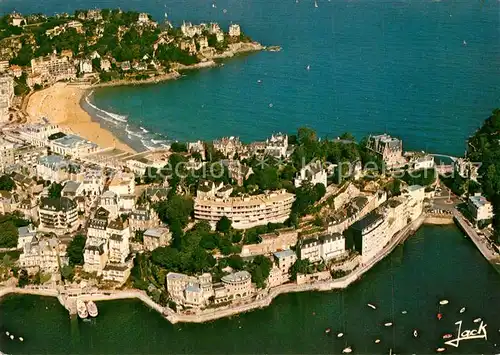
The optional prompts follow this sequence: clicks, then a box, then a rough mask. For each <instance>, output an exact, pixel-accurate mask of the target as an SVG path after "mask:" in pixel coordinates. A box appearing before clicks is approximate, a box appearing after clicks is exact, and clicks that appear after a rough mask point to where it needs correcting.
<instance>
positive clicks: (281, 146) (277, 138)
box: [265, 133, 288, 158]
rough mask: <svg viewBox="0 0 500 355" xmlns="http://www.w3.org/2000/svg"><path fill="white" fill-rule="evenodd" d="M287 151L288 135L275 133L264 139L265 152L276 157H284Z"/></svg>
mask: <svg viewBox="0 0 500 355" xmlns="http://www.w3.org/2000/svg"><path fill="white" fill-rule="evenodd" d="M287 151H288V135H286V134H283V133H277V134H273V135H271V138H268V139H266V149H265V152H266V154H268V155H270V156H273V157H276V158H285V157H286V156H287Z"/></svg>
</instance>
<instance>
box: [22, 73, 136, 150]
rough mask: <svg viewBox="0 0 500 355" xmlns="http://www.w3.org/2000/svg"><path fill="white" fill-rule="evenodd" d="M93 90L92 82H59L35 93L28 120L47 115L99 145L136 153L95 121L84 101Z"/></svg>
mask: <svg viewBox="0 0 500 355" xmlns="http://www.w3.org/2000/svg"><path fill="white" fill-rule="evenodd" d="M91 89H92V86H90V85H76V84H67V83H56V84H54V85H52V86H50V87H48V88H46V89H43V90H40V91H36V92H34V93H33V94H32V95H31V96H30V98H29V100H28V103H27V107H26V111H27V113H28V118H27V123H40V122H41V119H42V117H45V118H47V119H48V121H49V122H50V123H52V124H56V125H59V126H60V127H61V128H63V129H64V130H65V131H67V132H68V133H73V134H76V135H78V136H80V137H82V138H85V139H87V140H89V141H91V142H93V143H95V144H97V145H99V147H100V148H109V147H114V148H116V149H120V150H123V151H126V152H130V153H135V152H136V150H135V149H133V148H132V147H131V146H130V145H128V144H126V143H124V142H123V140H121V139H119V138H118V137H117V136H116V135H115V134H114V133H113V132H111V131H110V130H109V129H107V128H105V127H103V126H102V125H101V123H100V122H99V121H96V120H94V119H93V117H92V116H91V115H90V114H89V113H88V112H87V111H86V110H85V109H84V108H83V107H82V105H81V101H82V100H84V99H85V97H86V95H87V94H88V92H89V90H91Z"/></svg>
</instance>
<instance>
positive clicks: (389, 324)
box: [384, 322, 392, 327]
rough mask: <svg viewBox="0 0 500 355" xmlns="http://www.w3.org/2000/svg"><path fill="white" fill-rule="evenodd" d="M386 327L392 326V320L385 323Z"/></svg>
mask: <svg viewBox="0 0 500 355" xmlns="http://www.w3.org/2000/svg"><path fill="white" fill-rule="evenodd" d="M384 325H385V326H386V327H390V326H391V325H392V322H387V323H385V324H384Z"/></svg>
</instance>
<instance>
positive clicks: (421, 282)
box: [0, 0, 500, 354]
mask: <svg viewBox="0 0 500 355" xmlns="http://www.w3.org/2000/svg"><path fill="white" fill-rule="evenodd" d="M317 4H318V6H317V7H315V6H314V1H313V0H298V2H297V1H296V0H280V1H278V0H203V1H202V0H174V1H169V0H141V1H138V0H126V1H125V0H74V1H71V2H67V1H61V0H43V1H35V0H0V13H7V12H11V11H14V10H15V11H19V12H22V13H30V12H31V13H36V12H42V13H47V14H53V13H56V12H72V11H74V10H75V9H80V8H94V7H97V8H115V7H120V8H122V9H129V10H138V11H145V12H149V13H151V14H153V16H154V17H155V19H156V20H158V21H162V20H163V19H164V18H165V14H166V15H167V18H168V19H169V20H170V21H172V22H173V23H175V24H177V25H179V24H181V23H182V21H183V20H185V21H191V22H193V23H198V22H210V21H217V22H219V23H221V25H222V26H223V27H225V28H227V26H229V24H231V23H239V24H240V25H241V26H242V29H243V31H244V32H245V33H247V34H248V35H250V36H251V37H252V38H254V39H255V40H257V41H259V42H261V43H262V44H264V45H279V46H281V47H282V48H283V49H282V51H281V52H259V53H253V54H249V55H244V56H239V57H237V58H232V59H228V60H226V61H224V65H223V66H220V67H217V68H210V69H204V70H199V71H193V72H188V73H185V76H183V77H182V78H181V79H179V80H176V81H170V82H165V83H161V84H154V85H144V86H131V87H111V88H102V89H96V90H95V91H93V92H91V93H89V95H88V97H86V98H85V99H84V100H82V107H84V109H86V110H88V111H89V112H90V113H91V115H92V116H93V117H94V119H96V120H97V121H99V122H100V123H101V124H102V125H103V126H104V127H107V128H108V129H111V130H112V131H113V132H114V133H115V134H116V135H118V136H119V137H120V138H122V139H123V140H125V141H127V142H128V143H130V144H133V145H135V146H138V148H140V149H149V148H154V147H157V146H161V145H162V144H164V143H165V142H167V141H169V140H179V141H193V140H197V139H203V140H210V139H214V138H216V137H221V136H240V137H241V139H242V140H244V141H247V142H249V141H252V140H263V139H265V138H266V137H267V136H269V135H270V134H272V133H273V132H278V131H282V132H287V133H293V132H294V131H295V130H296V129H297V128H298V127H301V126H308V127H311V128H313V129H315V130H316V131H317V132H318V134H319V135H320V136H321V137H329V138H334V137H337V136H338V135H340V134H341V133H343V132H345V131H349V132H352V133H353V134H354V135H355V136H356V137H357V138H361V137H363V136H365V135H368V134H375V133H382V132H389V133H390V134H392V135H395V136H398V137H400V138H402V139H403V141H404V146H405V149H409V150H425V151H428V152H431V153H444V154H451V155H461V154H463V152H464V150H465V148H466V146H465V140H466V139H467V137H468V136H469V135H471V134H472V133H473V132H474V131H475V130H476V129H477V128H478V127H479V126H480V125H481V123H482V122H483V120H484V119H485V118H486V117H488V115H489V113H490V112H491V110H492V109H494V108H495V107H498V106H499V104H500V102H499V101H500V100H499V89H498V84H499V83H500V40H499V39H500V32H499V28H500V26H499V25H500V17H499V15H498V14H499V13H500V11H499V10H500V2H498V1H488V0H477V1H470V0H467V1H466V0H457V1H450V0H443V1H430V0H394V1H387V0H342V1H339V0H331V1H328V0H317ZM213 5H215V7H214V6H213ZM308 67H309V69H307V68H308ZM259 81H260V82H259ZM442 299H448V300H449V304H448V305H446V306H440V305H439V300H442ZM499 301H500V277H499V275H498V274H497V272H496V271H495V270H494V268H493V267H491V265H489V264H488V263H487V262H486V261H485V260H484V258H483V257H482V256H481V255H480V253H479V252H478V251H477V250H476V248H475V247H474V245H473V244H472V243H471V241H470V240H468V239H466V238H464V236H463V234H462V233H461V232H460V231H459V230H458V229H456V228H455V227H453V226H449V227H437V226H432V227H431V226H424V227H422V228H421V229H420V230H419V231H417V233H416V234H415V235H413V236H412V237H410V238H409V239H408V240H407V241H406V242H405V243H404V245H402V246H399V247H398V248H397V249H396V250H395V251H394V252H393V253H392V254H391V255H390V256H388V257H387V258H386V259H384V260H383V261H382V262H380V263H379V264H378V265H377V266H375V267H374V268H373V269H372V270H370V271H369V272H368V273H367V274H366V275H365V276H363V278H362V279H361V280H359V281H358V282H356V283H355V284H353V285H352V286H350V287H349V288H347V289H346V290H344V291H334V292H321V293H319V292H317V293H314V292H309V293H297V294H287V295H282V296H279V297H278V298H277V299H275V300H274V301H273V303H272V305H271V306H270V307H267V308H265V309H262V310H256V311H253V312H249V313H246V314H242V315H239V316H235V317H232V318H228V319H222V320H217V321H213V322H209V323H206V324H177V325H171V324H170V323H169V322H168V321H166V320H164V319H163V318H162V317H161V316H160V315H159V314H157V313H156V312H154V311H152V310H150V309H149V308H147V307H146V306H144V305H143V304H142V303H140V302H139V301H134V300H124V301H110V302H99V303H98V307H99V313H100V314H99V317H98V318H97V319H95V320H94V321H93V322H90V323H85V322H82V321H80V320H77V319H72V320H71V319H70V318H69V317H68V314H67V312H66V311H65V310H64V308H62V306H60V305H59V303H58V301H57V300H56V299H54V298H44V297H36V296H21V295H11V296H7V297H4V298H3V299H2V300H1V302H0V350H1V351H2V352H4V353H8V354H41V353H50V354H67V353H79V354H103V353H113V354H115V353H120V354H138V353H151V354H153V353H155V354H164V353H173V354H179V353H186V354H198V353H199V354H214V353H228V354H253V353H268V354H284V353H287V354H298V353H301V354H302V353H304V354H312V353H336V354H337V353H341V351H342V349H344V348H345V347H347V346H352V349H353V353H357V354H389V353H392V354H396V353H397V354H431V353H435V352H436V349H437V348H438V347H442V346H445V347H446V349H447V350H446V353H452V354H494V353H500V334H499V328H500V321H499V319H500V308H499V307H498V304H499ZM367 303H372V304H374V305H376V306H377V309H376V310H373V309H371V308H369V307H368V306H367ZM462 307H466V311H465V312H464V313H463V314H461V313H459V310H460V309H461V308H462ZM403 311H406V312H405V314H403V313H402V312H403ZM438 312H441V313H442V314H443V319H442V320H437V318H436V315H437V313H438ZM479 317H480V318H482V320H483V321H484V322H485V324H487V328H486V329H487V332H488V337H487V340H485V339H474V340H471V339H469V340H463V341H462V342H460V344H459V347H458V348H454V347H452V346H449V345H444V340H443V339H442V336H443V335H444V334H447V333H452V334H453V335H454V337H455V335H456V328H457V325H456V324H455V323H456V322H457V321H460V320H461V321H463V326H462V329H467V330H472V329H477V327H478V326H479V323H474V322H473V320H474V319H476V318H479ZM389 321H390V322H393V326H392V327H385V326H383V324H384V323H386V322H389ZM327 328H330V329H331V330H332V331H331V333H330V334H329V335H327V334H325V330H326V329H327ZM414 330H417V333H418V337H417V338H415V337H414V336H413V332H414ZM6 331H9V332H10V333H12V334H14V335H15V336H16V339H17V337H18V336H22V337H23V338H24V342H20V341H19V340H15V341H12V340H10V339H9V338H8V337H7V336H6V335H5V332H6ZM339 332H342V333H344V334H345V335H344V337H342V338H337V336H336V335H337V333H339ZM376 339H380V340H381V342H380V343H379V344H376V343H375V340H376Z"/></svg>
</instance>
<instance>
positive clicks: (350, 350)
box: [342, 346, 352, 354]
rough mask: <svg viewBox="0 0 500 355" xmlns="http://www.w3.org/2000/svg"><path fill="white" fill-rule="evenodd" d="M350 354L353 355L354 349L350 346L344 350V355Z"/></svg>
mask: <svg viewBox="0 0 500 355" xmlns="http://www.w3.org/2000/svg"><path fill="white" fill-rule="evenodd" d="M350 353H352V348H351V347H350V346H348V347H347V348H345V349H344V350H342V354H350Z"/></svg>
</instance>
